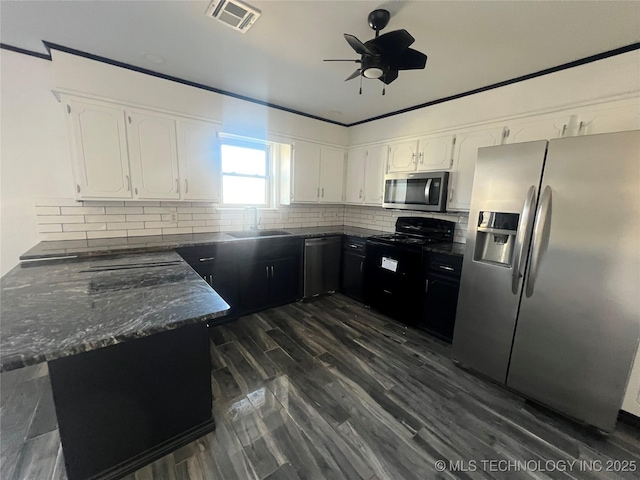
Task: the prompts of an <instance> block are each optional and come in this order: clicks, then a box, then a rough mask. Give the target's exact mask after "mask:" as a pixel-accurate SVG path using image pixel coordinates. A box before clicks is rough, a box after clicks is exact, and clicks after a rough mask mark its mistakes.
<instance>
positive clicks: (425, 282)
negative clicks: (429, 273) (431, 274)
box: [424, 279, 429, 293]
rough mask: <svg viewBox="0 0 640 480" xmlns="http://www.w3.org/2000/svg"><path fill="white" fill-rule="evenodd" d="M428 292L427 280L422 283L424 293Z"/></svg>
mask: <svg viewBox="0 0 640 480" xmlns="http://www.w3.org/2000/svg"><path fill="white" fill-rule="evenodd" d="M428 291H429V279H427V280H425V281H424V293H427V292H428Z"/></svg>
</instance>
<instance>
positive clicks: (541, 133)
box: [505, 115, 571, 143]
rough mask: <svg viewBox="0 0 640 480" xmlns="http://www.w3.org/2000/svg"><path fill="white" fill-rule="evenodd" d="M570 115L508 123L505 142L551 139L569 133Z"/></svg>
mask: <svg viewBox="0 0 640 480" xmlns="http://www.w3.org/2000/svg"><path fill="white" fill-rule="evenodd" d="M570 122H571V117H570V116H569V115H562V116H559V117H545V118H533V119H529V120H526V121H523V122H519V123H516V124H513V125H509V128H508V129H507V136H506V139H505V143H522V142H533V141H535V140H551V139H553V138H560V137H563V136H567V135H569V134H570V132H569V130H570V129H569V125H570Z"/></svg>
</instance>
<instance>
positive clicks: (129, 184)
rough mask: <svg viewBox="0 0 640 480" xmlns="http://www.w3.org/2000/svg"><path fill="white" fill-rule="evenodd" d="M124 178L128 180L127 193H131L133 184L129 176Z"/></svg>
mask: <svg viewBox="0 0 640 480" xmlns="http://www.w3.org/2000/svg"><path fill="white" fill-rule="evenodd" d="M124 178H125V179H126V180H127V192H130V191H131V182H130V181H129V175H125V176H124Z"/></svg>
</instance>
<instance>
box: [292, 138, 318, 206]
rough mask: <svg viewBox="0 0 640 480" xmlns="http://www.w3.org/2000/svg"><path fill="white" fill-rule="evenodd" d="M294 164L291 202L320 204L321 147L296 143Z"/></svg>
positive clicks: (306, 143)
mask: <svg viewBox="0 0 640 480" xmlns="http://www.w3.org/2000/svg"><path fill="white" fill-rule="evenodd" d="M292 163H293V165H292V175H291V201H292V202H301V203H310V202H313V203H316V202H318V201H319V199H320V145H317V144H315V143H308V142H302V141H296V142H295V144H294V149H293V162H292Z"/></svg>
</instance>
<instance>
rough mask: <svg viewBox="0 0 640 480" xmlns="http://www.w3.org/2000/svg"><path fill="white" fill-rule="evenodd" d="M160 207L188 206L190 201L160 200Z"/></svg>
mask: <svg viewBox="0 0 640 480" xmlns="http://www.w3.org/2000/svg"><path fill="white" fill-rule="evenodd" d="M160 206H161V207H190V206H191V202H160Z"/></svg>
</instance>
